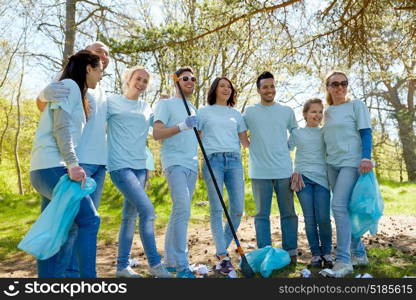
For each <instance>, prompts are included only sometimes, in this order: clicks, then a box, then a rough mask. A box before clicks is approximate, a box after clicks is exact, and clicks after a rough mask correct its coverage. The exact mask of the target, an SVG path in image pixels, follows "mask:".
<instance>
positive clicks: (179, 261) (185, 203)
mask: <svg viewBox="0 0 416 300" xmlns="http://www.w3.org/2000/svg"><path fill="white" fill-rule="evenodd" d="M165 174H166V178H167V181H168V185H169V190H170V195H171V197H172V211H171V213H170V216H169V222H168V228H167V230H166V236H165V254H166V260H165V263H166V265H167V266H168V267H176V270H177V271H178V272H180V271H183V270H185V269H187V268H188V267H189V262H188V222H189V218H190V215H191V201H192V194H193V192H194V188H195V183H196V177H197V173H196V172H195V171H192V170H191V169H188V168H186V167H183V166H180V165H174V166H170V167H168V168H166V170H165Z"/></svg>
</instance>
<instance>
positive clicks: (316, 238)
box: [30, 42, 373, 278]
mask: <svg viewBox="0 0 416 300" xmlns="http://www.w3.org/2000/svg"><path fill="white" fill-rule="evenodd" d="M108 64H109V50H108V47H107V46H106V45H105V44H103V43H101V42H94V43H92V44H91V45H89V46H88V47H86V48H85V50H81V51H79V52H77V53H75V54H74V55H72V56H71V57H69V59H68V63H67V65H66V66H65V68H64V69H63V71H62V72H61V73H60V74H59V75H58V77H57V78H56V80H55V81H54V82H52V83H50V84H49V85H48V86H47V87H46V88H45V89H44V90H43V91H42V92H41V93H40V95H39V96H38V99H37V105H38V108H39V109H40V110H41V111H42V113H41V117H40V121H39V125H38V128H37V131H36V135H35V137H34V142H33V150H32V156H31V163H30V180H31V183H32V185H33V187H34V188H35V189H36V191H37V192H38V193H39V194H40V197H41V210H44V209H45V208H46V206H47V205H48V203H49V202H50V201H51V200H52V193H53V189H54V187H55V185H56V184H57V183H58V181H59V179H60V177H61V176H62V175H64V174H68V175H69V177H70V179H71V180H74V181H79V182H83V181H84V180H85V178H86V177H87V176H88V177H91V178H93V179H94V180H95V181H96V184H97V187H96V190H95V192H94V193H92V194H91V195H89V196H86V197H84V198H83V199H82V200H81V203H80V210H79V212H78V214H77V216H76V218H75V220H74V224H73V226H72V227H71V229H70V232H69V235H68V239H67V241H66V243H65V244H64V245H63V246H62V247H61V248H60V250H59V252H58V253H56V254H55V255H54V256H52V257H50V258H48V259H46V260H38V262H37V263H38V276H39V277H42V278H48V277H49V278H56V277H82V278H94V277H97V273H96V252H97V234H98V230H99V225H100V217H99V215H98V213H97V210H98V209H99V203H100V198H101V192H102V188H103V184H104V178H105V172H106V170H107V171H108V172H109V173H110V177H111V180H112V182H113V184H114V185H115V186H116V187H117V189H118V190H119V191H120V192H121V193H122V194H123V196H124V202H123V210H122V220H121V226H120V231H119V237H118V256H117V270H116V277H126V278H139V277H141V276H140V275H139V274H138V273H136V272H135V271H134V270H133V269H132V268H131V267H130V265H129V258H130V253H131V251H132V244H133V238H134V233H135V231H136V224H137V219H138V223H139V224H138V228H139V230H138V231H139V234H140V239H141V242H142V245H143V248H144V252H145V255H146V257H147V261H148V264H149V272H150V274H151V275H152V276H154V277H159V278H173V277H175V276H176V277H177V278H195V277H196V276H195V274H194V273H193V272H192V270H191V268H190V263H189V254H188V237H187V232H188V223H189V219H190V213H191V201H192V195H193V192H194V188H195V184H196V180H197V177H198V176H197V173H198V151H197V150H198V149H197V148H198V142H197V138H196V136H195V133H194V130H193V128H196V129H197V131H198V133H199V135H200V137H201V139H202V143H203V146H204V148H205V151H206V154H207V157H208V160H209V163H210V165H211V168H212V171H213V174H214V175H215V179H216V181H217V183H218V186H219V188H220V190H221V191H222V190H223V187H224V185H225V187H226V190H227V193H228V200H229V208H228V209H229V214H230V219H231V221H232V225H233V227H234V228H235V230H236V231H237V230H238V227H239V224H240V221H241V217H242V216H243V213H244V171H243V165H242V161H241V150H240V148H241V145H242V146H243V147H247V148H249V171H248V174H249V177H250V178H251V185H252V193H253V198H254V201H255V204H256V215H255V217H254V220H255V230H256V239H257V246H258V248H262V247H265V246H269V245H272V238H271V230H270V211H271V204H272V196H273V191H274V192H275V193H276V197H277V202H278V207H279V211H280V228H281V234H282V248H283V249H284V250H286V251H287V252H288V253H289V255H290V257H291V263H292V264H296V260H297V255H298V249H297V247H298V245H297V240H298V217H297V215H296V212H295V208H294V192H296V193H297V196H298V199H299V201H300V204H301V207H302V211H303V215H304V219H305V231H306V236H307V239H308V242H309V247H310V251H311V254H312V259H311V262H310V265H312V266H314V267H325V268H332V271H333V276H335V277H344V276H345V275H348V274H350V273H352V271H353V266H354V265H366V264H368V259H367V255H366V251H365V248H364V246H363V244H362V242H361V241H360V239H353V238H352V237H351V223H350V218H349V212H348V203H349V201H350V195H351V193H352V189H353V187H354V184H355V182H356V181H357V179H358V177H359V175H360V174H361V173H365V172H369V171H371V170H372V168H373V165H372V162H371V151H372V133H371V123H370V116H369V112H368V109H367V107H366V106H365V104H364V103H363V102H361V101H359V100H350V98H349V97H348V95H347V89H348V79H347V76H346V75H345V74H344V73H342V72H339V71H334V72H331V73H329V74H328V76H327V77H326V78H325V86H326V92H327V96H326V104H327V105H326V108H325V110H324V103H323V102H322V100H320V99H310V100H307V101H306V102H305V104H304V107H303V117H304V119H305V121H306V126H305V127H303V128H299V127H298V124H297V121H296V118H295V113H294V111H293V110H292V108H290V107H288V106H285V105H282V104H280V103H278V102H276V100H275V96H276V86H275V80H274V77H273V75H272V74H271V73H270V72H263V73H262V74H260V76H258V78H257V81H256V86H257V92H258V94H259V96H260V101H259V102H257V103H256V104H254V105H251V106H249V107H247V108H245V110H244V113H240V112H239V111H238V110H237V109H235V105H236V101H237V99H236V90H235V89H234V86H233V84H232V82H231V81H230V80H229V79H228V78H226V77H218V78H216V79H215V80H214V81H213V83H212V85H211V87H210V89H209V91H208V95H207V105H206V106H205V107H202V108H200V109H197V108H196V107H195V106H194V105H193V104H192V103H191V102H190V99H191V97H192V95H193V93H194V89H195V82H196V77H195V74H194V72H193V70H192V68H191V67H181V68H179V69H178V70H176V72H175V75H176V77H177V78H178V82H177V85H175V89H176V95H175V96H174V97H172V98H169V99H161V100H160V101H159V102H158V103H157V105H156V107H155V108H152V107H151V106H150V104H149V103H147V102H146V101H144V100H142V99H141V96H142V94H143V92H145V91H146V89H147V87H148V85H149V80H150V73H149V72H148V71H147V70H146V69H145V68H143V67H139V66H136V67H132V68H130V69H128V70H127V71H126V72H125V76H124V78H123V94H121V95H112V96H108V97H106V95H105V92H104V90H103V88H102V86H100V80H101V78H102V74H103V71H104V70H105V68H106V67H107V66H108ZM183 98H185V99H183ZM184 101H186V102H187V104H188V106H189V109H190V115H188V112H187V110H186V108H185V105H184ZM323 119H324V124H323V126H322V127H321V123H322V120H323ZM151 128H152V130H150V132H152V135H153V138H154V139H155V140H160V141H161V151H160V153H161V154H160V155H161V163H162V167H163V171H164V174H165V176H166V180H167V183H168V186H169V190H170V197H171V201H172V207H171V213H170V217H169V222H168V225H167V229H166V234H165V242H164V246H165V249H164V255H163V260H162V255H161V254H160V252H159V251H158V249H157V246H156V238H155V231H154V219H155V217H156V215H155V210H154V207H153V204H152V199H149V197H148V196H147V194H146V191H145V185H146V182H147V181H148V180H149V176H148V170H149V165H148V158H149V154H148V151H147V147H146V144H147V139H148V135H149V129H151ZM295 148H296V157H295V162H294V165H295V168H294V170H293V169H292V160H291V157H290V151H291V150H293V149H295ZM202 173H203V174H202V175H203V178H204V181H205V184H206V188H207V194H208V200H209V204H210V225H211V232H212V236H213V240H214V243H215V248H216V253H215V256H216V258H217V260H218V262H217V263H216V266H215V269H216V270H217V271H218V272H220V273H221V274H224V275H227V274H229V273H230V272H232V271H233V270H234V266H233V264H232V261H231V259H230V255H229V246H230V244H231V242H232V240H233V235H232V232H231V229H230V226H229V224H228V223H227V222H225V223H224V222H223V208H222V206H221V203H220V199H219V197H218V194H217V192H216V189H215V186H214V183H213V179H212V178H211V175H210V172H209V170H208V167H207V165H206V163H205V162H204V164H203V167H202ZM330 191H331V192H332V201H330ZM153 200H154V199H153ZM331 208H332V212H333V217H334V219H335V226H336V245H337V247H336V259H335V261H333V258H332V255H331V252H332V228H331V220H330V210H331ZM175 273H176V275H174V274H175Z"/></svg>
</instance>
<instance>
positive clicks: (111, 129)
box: [107, 66, 172, 278]
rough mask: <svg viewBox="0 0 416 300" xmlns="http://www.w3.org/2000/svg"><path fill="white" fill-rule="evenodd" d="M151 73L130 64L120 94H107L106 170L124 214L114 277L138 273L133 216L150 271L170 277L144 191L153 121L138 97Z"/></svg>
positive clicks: (149, 109)
mask: <svg viewBox="0 0 416 300" xmlns="http://www.w3.org/2000/svg"><path fill="white" fill-rule="evenodd" d="M149 79H150V74H149V72H148V71H147V70H146V69H144V68H143V67H138V66H137V67H133V68H131V69H129V70H128V71H127V72H126V74H125V76H124V83H123V89H124V94H123V95H114V96H113V97H109V98H108V101H107V103H108V123H107V124H108V164H107V167H108V171H109V172H110V177H111V180H112V181H113V183H114V184H115V186H116V187H117V188H118V189H119V190H120V192H121V193H122V194H123V195H124V206H123V215H122V221H121V226H120V233H119V240H118V243H119V244H118V257H117V272H116V276H117V277H129V278H137V277H141V276H140V275H139V274H137V273H136V272H134V271H133V270H132V269H131V268H130V266H129V256H130V251H131V246H132V243H133V236H134V232H135V226H136V219H137V216H139V233H140V238H141V240H142V244H143V248H144V251H145V253H146V256H147V258H148V263H149V270H150V273H151V274H152V275H153V276H155V277H165V278H170V277H172V274H171V273H169V272H168V271H167V270H166V268H165V266H164V265H163V264H162V262H161V256H160V254H159V253H158V251H157V248H156V240H155V233H154V219H155V218H156V215H155V211H154V207H153V204H152V202H151V201H150V199H149V197H148V196H147V194H146V192H145V185H146V174H147V168H146V159H147V153H146V140H147V135H148V132H149V127H150V125H151V124H152V122H153V112H152V109H151V107H150V105H149V104H148V103H147V102H146V101H144V100H141V99H139V97H140V95H142V94H143V92H144V91H145V90H146V89H147V86H148V84H149Z"/></svg>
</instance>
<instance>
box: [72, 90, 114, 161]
mask: <svg viewBox="0 0 416 300" xmlns="http://www.w3.org/2000/svg"><path fill="white" fill-rule="evenodd" d="M87 98H88V102H89V105H90V113H89V115H88V122H87V124H86V125H85V128H84V131H83V133H82V137H81V141H80V143H79V146H78V148H77V149H76V150H77V153H78V158H79V162H80V163H85V164H93V165H106V164H107V134H106V119H107V100H106V97H105V92H104V89H103V88H102V87H100V86H97V87H96V88H95V89H88V91H87Z"/></svg>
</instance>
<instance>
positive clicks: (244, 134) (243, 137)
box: [238, 131, 250, 148]
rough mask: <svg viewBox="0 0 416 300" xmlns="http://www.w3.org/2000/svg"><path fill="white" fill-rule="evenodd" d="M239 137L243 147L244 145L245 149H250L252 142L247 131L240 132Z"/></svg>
mask: <svg viewBox="0 0 416 300" xmlns="http://www.w3.org/2000/svg"><path fill="white" fill-rule="evenodd" d="M238 137H239V138H240V143H241V145H243V147H245V148H248V147H249V146H250V141H249V139H248V136H247V131H243V132H240V133H239V134H238Z"/></svg>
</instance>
